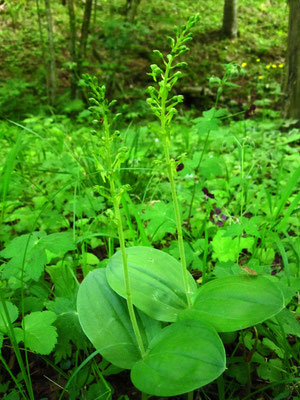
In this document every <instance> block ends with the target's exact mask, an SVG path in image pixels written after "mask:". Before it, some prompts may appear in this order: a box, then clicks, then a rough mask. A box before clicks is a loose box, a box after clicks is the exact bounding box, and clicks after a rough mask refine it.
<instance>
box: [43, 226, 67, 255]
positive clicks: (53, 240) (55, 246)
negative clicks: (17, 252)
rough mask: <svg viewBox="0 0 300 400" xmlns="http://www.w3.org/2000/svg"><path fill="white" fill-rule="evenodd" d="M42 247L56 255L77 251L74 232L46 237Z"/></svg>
mask: <svg viewBox="0 0 300 400" xmlns="http://www.w3.org/2000/svg"><path fill="white" fill-rule="evenodd" d="M40 245H42V246H43V247H44V248H45V249H47V250H49V251H51V253H54V254H59V255H60V254H65V253H66V252H68V251H70V250H74V249H75V245H74V241H73V234H72V232H58V233H52V234H51V235H48V236H44V237H43V238H42V239H41V240H40Z"/></svg>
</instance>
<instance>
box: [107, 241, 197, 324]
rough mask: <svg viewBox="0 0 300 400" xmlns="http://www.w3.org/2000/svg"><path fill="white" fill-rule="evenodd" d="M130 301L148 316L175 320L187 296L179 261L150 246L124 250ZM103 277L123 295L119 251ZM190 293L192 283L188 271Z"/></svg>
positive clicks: (122, 276)
mask: <svg viewBox="0 0 300 400" xmlns="http://www.w3.org/2000/svg"><path fill="white" fill-rule="evenodd" d="M126 254H127V262H128V269H129V279H130V286H131V290H132V301H133V304H134V305H135V306H136V307H137V308H139V309H140V310H142V311H143V312H144V313H145V314H147V315H149V316H150V317H151V318H154V319H157V320H159V321H168V322H172V321H176V319H177V316H178V314H179V312H180V311H182V310H184V309H185V308H187V298H186V292H185V287H184V283H183V277H182V267H181V264H180V263H179V262H178V261H177V260H176V259H175V258H174V257H172V256H170V255H169V254H167V253H165V252H163V251H160V250H157V249H153V248H151V247H144V246H136V247H130V248H128V249H126ZM106 276H107V280H108V283H109V285H110V286H111V287H112V289H113V290H114V291H115V292H116V293H118V294H119V295H120V296H122V297H124V298H126V287H125V280H124V269H123V260H122V254H121V252H120V251H118V252H117V253H116V254H115V255H114V256H113V257H111V258H110V260H109V262H108V265H107V268H106ZM188 281H189V286H190V294H192V293H193V292H194V291H195V290H196V284H195V281H194V279H193V277H192V276H191V274H190V273H189V272H188Z"/></svg>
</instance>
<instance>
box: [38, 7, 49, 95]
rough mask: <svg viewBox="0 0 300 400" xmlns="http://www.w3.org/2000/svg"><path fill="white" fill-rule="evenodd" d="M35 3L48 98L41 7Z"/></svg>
mask: <svg viewBox="0 0 300 400" xmlns="http://www.w3.org/2000/svg"><path fill="white" fill-rule="evenodd" d="M35 4H36V13H37V20H38V27H39V35H40V42H41V50H42V58H43V64H44V67H45V71H44V72H45V81H46V93H47V98H48V99H49V96H50V94H49V76H48V75H49V74H48V71H47V61H46V48H45V42H44V37H43V27H42V17H41V9H40V4H39V0H35Z"/></svg>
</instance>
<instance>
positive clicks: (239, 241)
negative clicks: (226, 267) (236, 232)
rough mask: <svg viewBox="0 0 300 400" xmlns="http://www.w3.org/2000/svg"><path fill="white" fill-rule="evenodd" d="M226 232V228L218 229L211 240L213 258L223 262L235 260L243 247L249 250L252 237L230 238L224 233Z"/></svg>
mask: <svg viewBox="0 0 300 400" xmlns="http://www.w3.org/2000/svg"><path fill="white" fill-rule="evenodd" d="M226 232H227V230H226V231H225V230H219V231H218V232H217V234H216V235H215V236H214V239H213V240H212V242H211V245H212V248H213V258H214V259H218V260H219V261H224V262H226V261H235V260H236V259H237V257H238V255H239V253H240V252H241V251H242V250H243V249H247V250H249V251H250V252H251V249H252V246H253V244H254V238H252V237H247V238H244V237H236V238H234V239H232V238H231V237H226V236H225V235H224V233H225V234H226Z"/></svg>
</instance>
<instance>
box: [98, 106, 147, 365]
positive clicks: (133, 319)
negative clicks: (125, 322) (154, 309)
mask: <svg viewBox="0 0 300 400" xmlns="http://www.w3.org/2000/svg"><path fill="white" fill-rule="evenodd" d="M103 125H104V132H105V137H106V157H105V161H106V167H107V170H109V171H111V172H109V174H108V175H107V177H108V180H109V184H110V195H111V199H112V202H113V207H114V214H115V219H116V222H117V227H118V235H119V242H120V247H121V253H122V261H123V269H124V279H125V288H126V301H127V307H128V312H129V317H130V321H131V325H132V328H133V332H134V334H135V337H136V341H137V344H138V347H139V350H140V353H141V356H142V358H143V357H144V356H145V354H146V352H145V348H144V344H143V340H142V336H141V332H140V329H139V326H138V323H137V319H136V315H135V312H134V307H133V302H132V294H131V293H132V292H131V286H130V280H129V271H128V262H127V254H126V246H125V238H124V232H123V224H122V217H121V212H120V202H121V196H122V195H119V194H118V193H117V191H116V186H115V181H116V182H118V179H115V173H116V172H117V171H116V170H115V169H113V162H112V149H111V147H112V140H111V135H110V125H109V122H108V118H107V114H105V113H104V114H103Z"/></svg>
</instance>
